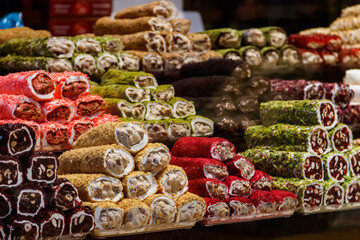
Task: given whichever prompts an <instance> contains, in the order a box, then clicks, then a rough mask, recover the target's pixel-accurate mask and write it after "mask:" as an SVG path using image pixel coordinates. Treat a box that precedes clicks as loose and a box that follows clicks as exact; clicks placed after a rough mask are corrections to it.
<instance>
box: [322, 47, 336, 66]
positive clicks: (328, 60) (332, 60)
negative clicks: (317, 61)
mask: <svg viewBox="0 0 360 240" xmlns="http://www.w3.org/2000/svg"><path fill="white" fill-rule="evenodd" d="M320 56H321V58H322V60H323V62H324V63H325V64H327V65H330V66H336V65H338V64H339V53H338V52H332V51H327V50H322V51H321V52H320Z"/></svg>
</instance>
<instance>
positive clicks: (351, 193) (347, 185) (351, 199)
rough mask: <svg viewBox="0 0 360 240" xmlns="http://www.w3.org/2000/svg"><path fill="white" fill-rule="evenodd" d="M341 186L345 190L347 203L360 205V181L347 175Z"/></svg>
mask: <svg viewBox="0 0 360 240" xmlns="http://www.w3.org/2000/svg"><path fill="white" fill-rule="evenodd" d="M341 186H342V187H343V188H344V190H345V203H348V204H349V205H350V206H353V205H360V183H359V180H358V179H357V178H349V177H347V178H346V179H345V181H344V182H343V183H341Z"/></svg>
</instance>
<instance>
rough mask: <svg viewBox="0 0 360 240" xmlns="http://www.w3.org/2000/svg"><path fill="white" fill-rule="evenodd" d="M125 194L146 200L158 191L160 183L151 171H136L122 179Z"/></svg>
mask: <svg viewBox="0 0 360 240" xmlns="http://www.w3.org/2000/svg"><path fill="white" fill-rule="evenodd" d="M122 184H123V186H124V193H125V196H126V197H128V198H136V199H140V200H144V199H145V198H147V197H148V196H150V195H153V194H154V193H156V192H157V191H158V183H157V181H156V179H155V178H154V177H153V176H152V174H151V173H144V172H140V171H134V172H132V173H130V174H128V175H127V176H125V178H124V179H123V180H122Z"/></svg>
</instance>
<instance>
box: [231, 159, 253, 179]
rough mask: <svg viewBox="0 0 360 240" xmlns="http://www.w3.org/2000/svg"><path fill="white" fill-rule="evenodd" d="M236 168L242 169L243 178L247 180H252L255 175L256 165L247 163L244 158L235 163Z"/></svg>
mask: <svg viewBox="0 0 360 240" xmlns="http://www.w3.org/2000/svg"><path fill="white" fill-rule="evenodd" d="M235 166H236V167H237V168H238V169H241V175H242V177H243V178H246V179H247V180H250V179H251V178H252V177H253V176H254V174H255V167H254V165H252V164H251V163H249V162H248V161H246V159H244V158H240V159H239V160H237V161H236V162H235Z"/></svg>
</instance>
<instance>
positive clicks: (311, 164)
mask: <svg viewBox="0 0 360 240" xmlns="http://www.w3.org/2000/svg"><path fill="white" fill-rule="evenodd" d="M303 169H304V172H303V174H304V177H305V178H306V179H314V180H318V181H320V180H322V179H324V170H323V163H322V160H321V158H320V157H318V156H309V157H307V158H306V160H305V163H304V165H303Z"/></svg>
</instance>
